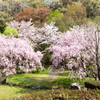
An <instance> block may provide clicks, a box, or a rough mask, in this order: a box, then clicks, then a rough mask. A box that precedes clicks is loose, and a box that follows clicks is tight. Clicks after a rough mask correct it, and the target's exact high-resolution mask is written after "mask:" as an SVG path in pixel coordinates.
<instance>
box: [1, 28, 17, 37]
mask: <svg viewBox="0 0 100 100" xmlns="http://www.w3.org/2000/svg"><path fill="white" fill-rule="evenodd" d="M2 34H4V35H7V36H10V35H11V34H13V35H14V36H15V37H18V32H17V30H16V29H13V28H10V27H9V26H7V27H6V28H5V31H4V32H3V33H2Z"/></svg>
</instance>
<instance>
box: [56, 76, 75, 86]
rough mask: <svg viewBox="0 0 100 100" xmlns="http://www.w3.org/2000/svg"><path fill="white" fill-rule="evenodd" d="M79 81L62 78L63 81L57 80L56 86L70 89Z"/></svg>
mask: <svg viewBox="0 0 100 100" xmlns="http://www.w3.org/2000/svg"><path fill="white" fill-rule="evenodd" d="M76 80H77V79H75V78H72V79H70V78H62V79H57V80H56V84H57V85H59V87H60V88H61V87H63V88H69V86H70V85H71V83H74V82H76Z"/></svg>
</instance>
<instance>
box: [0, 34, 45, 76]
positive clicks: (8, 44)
mask: <svg viewBox="0 0 100 100" xmlns="http://www.w3.org/2000/svg"><path fill="white" fill-rule="evenodd" d="M41 59H42V54H41V52H39V51H38V52H34V50H33V48H32V47H31V45H30V44H29V43H28V42H27V41H25V40H22V39H20V38H14V37H7V36H3V35H0V76H3V75H4V76H8V75H11V74H16V73H17V71H22V72H25V73H27V72H31V71H32V70H33V69H35V68H37V67H39V68H41V69H43V67H42V64H41Z"/></svg>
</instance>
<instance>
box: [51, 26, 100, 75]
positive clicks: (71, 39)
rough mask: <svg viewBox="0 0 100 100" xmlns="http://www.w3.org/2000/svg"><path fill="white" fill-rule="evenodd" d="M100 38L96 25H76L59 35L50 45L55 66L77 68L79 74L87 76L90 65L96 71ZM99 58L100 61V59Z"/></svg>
mask: <svg viewBox="0 0 100 100" xmlns="http://www.w3.org/2000/svg"><path fill="white" fill-rule="evenodd" d="M99 40H100V32H99V31H98V27H97V26H96V25H91V26H88V27H86V26H80V27H79V26H75V27H73V28H71V29H70V31H67V32H66V33H65V34H62V35H59V37H58V39H57V40H56V41H54V43H53V44H52V45H51V47H50V51H51V52H52V53H53V54H52V56H51V60H52V64H53V66H54V68H56V69H59V68H63V67H67V68H68V69H73V68H74V69H76V68H77V69H79V70H78V71H79V72H78V74H79V76H82V77H83V76H86V72H88V71H89V70H88V71H87V68H88V69H89V67H90V66H92V70H93V71H96V69H97V65H96V53H98V58H99V54H100V45H99V43H100V41H99ZM96 48H98V51H97V50H96ZM98 60H99V62H100V59H98ZM84 72H85V73H84ZM83 73H84V74H83ZM87 74H88V73H87ZM92 74H93V73H92Z"/></svg>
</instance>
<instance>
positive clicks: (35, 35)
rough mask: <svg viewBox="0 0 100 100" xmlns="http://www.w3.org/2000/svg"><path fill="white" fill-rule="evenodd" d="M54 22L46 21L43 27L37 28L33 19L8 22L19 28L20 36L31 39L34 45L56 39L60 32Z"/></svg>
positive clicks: (11, 25)
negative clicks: (47, 22) (48, 22)
mask: <svg viewBox="0 0 100 100" xmlns="http://www.w3.org/2000/svg"><path fill="white" fill-rule="evenodd" d="M54 24H55V23H54V22H51V23H50V24H49V25H48V24H46V23H45V24H44V26H43V27H42V28H37V27H35V26H34V24H33V23H32V19H30V21H28V22H25V21H21V22H18V21H15V20H14V21H12V22H10V23H7V25H8V26H10V27H12V28H15V29H17V31H18V33H19V38H22V39H25V40H28V41H30V43H31V44H32V45H33V47H34V46H37V45H39V44H43V43H46V44H51V43H52V42H53V41H54V40H56V37H57V36H58V35H59V34H60V32H59V31H58V28H57V27H56V26H55V25H54Z"/></svg>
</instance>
